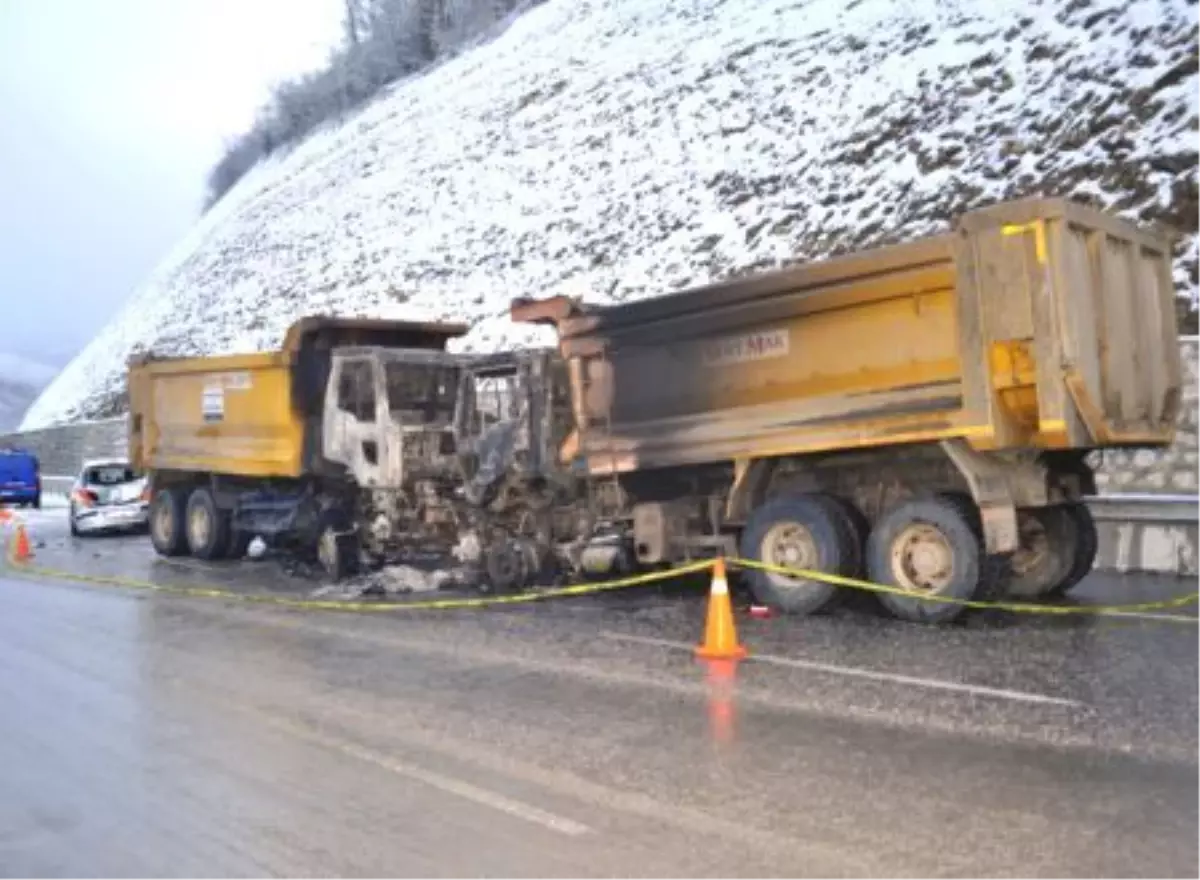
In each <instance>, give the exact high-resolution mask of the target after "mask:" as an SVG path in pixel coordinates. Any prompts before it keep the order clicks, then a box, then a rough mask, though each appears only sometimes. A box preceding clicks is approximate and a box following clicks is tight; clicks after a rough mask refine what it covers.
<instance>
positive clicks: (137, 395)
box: [128, 317, 468, 478]
mask: <svg viewBox="0 0 1200 880" xmlns="http://www.w3.org/2000/svg"><path fill="white" fill-rule="evenodd" d="M467 329H468V328H467V327H465V326H463V325H460V324H427V323H416V322H411V321H381V320H378V321H377V320H369V319H336V318H324V317H309V318H303V319H301V320H299V321H297V322H296V323H295V324H293V325H292V326H291V328H290V329H289V330H288V333H287V336H286V338H285V339H284V344H283V347H282V349H281V350H279V351H273V352H261V353H256V354H238V355H228V356H223V357H200V358H171V359H160V358H154V357H142V358H139V359H136V360H134V361H132V362H131V363H130V367H129V377H128V381H129V456H130V461H131V462H132V464H133V466H134V467H135V468H137V469H139V470H179V471H193V472H201V473H214V474H226V475H237V476H246V477H284V478H295V477H299V476H301V475H302V474H304V473H305V472H306V471H307V470H308V468H309V467H310V464H311V458H312V456H313V455H315V454H317V452H318V448H317V446H316V445H315V443H314V442H313V433H314V431H319V429H320V422H321V407H322V404H323V400H324V395H325V383H326V380H327V378H328V376H329V363H330V353H331V352H332V351H333V350H334V349H335V348H343V347H348V346H384V347H388V348H405V349H433V350H445V347H446V342H447V341H448V340H449V339H451V338H453V337H456V336H461V335H463V334H464V333H466V331H467Z"/></svg>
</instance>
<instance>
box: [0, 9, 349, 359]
mask: <svg viewBox="0 0 1200 880" xmlns="http://www.w3.org/2000/svg"><path fill="white" fill-rule="evenodd" d="M343 5H344V2H343V0H0V354H3V353H10V354H18V355H22V356H24V357H27V358H32V359H35V360H39V361H42V362H49V363H52V364H54V365H61V364H62V363H64V362H65V361H66V360H68V359H69V358H70V357H71V356H72V355H73V354H74V353H75V352H77V351H78V350H79V349H80V348H81V347H82V346H83V345H85V344H86V343H87V342H88V340H90V339H91V337H92V336H93V335H94V334H95V333H96V332H97V331H98V330H99V328H100V327H101V326H103V324H104V323H105V322H106V321H107V320H108V319H109V318H110V317H112V315H113V314H114V312H115V311H116V310H117V309H118V308H119V307H120V306H121V304H122V303H123V302H124V301H125V300H126V299H127V298H128V297H129V296H130V294H131V293H132V292H133V290H134V289H135V288H136V287H137V285H138V284H139V283H140V281H141V280H142V279H143V278H144V277H145V276H146V275H147V274H149V272H150V271H151V270H152V269H153V268H154V265H155V264H156V263H157V262H158V260H159V259H160V258H161V257H162V256H164V255H165V253H166V252H167V251H168V250H169V249H170V247H171V245H172V244H173V243H174V241H175V240H176V239H177V238H179V237H180V236H181V235H182V234H183V233H184V232H185V231H186V230H187V228H188V226H189V225H190V224H191V223H192V222H193V221H194V220H195V218H196V217H197V216H198V214H199V210H200V206H201V202H202V200H203V196H204V180H205V176H206V174H207V171H208V169H209V168H210V167H211V166H212V164H213V162H214V161H216V159H217V158H219V156H220V154H221V148H222V146H223V144H224V143H225V141H226V139H227V138H228V137H230V136H232V135H233V134H236V133H237V132H239V131H241V130H243V129H245V128H246V126H247V125H248V124H249V122H250V121H251V119H252V118H253V116H254V112H255V110H256V109H257V108H258V106H259V105H260V104H261V103H262V101H263V100H264V98H265V97H266V93H267V89H268V88H269V86H270V85H271V83H272V82H274V81H276V80H278V79H280V78H283V77H286V76H288V75H293V74H295V73H297V72H300V71H303V70H306V69H311V68H313V67H316V66H318V65H319V64H320V63H321V61H322V59H323V58H324V57H325V55H326V53H327V52H328V50H329V48H330V47H331V46H332V44H333V43H334V42H335V41H336V40H337V39H338V32H339V26H340V19H341V11H342V8H343ZM0 363H3V361H0Z"/></svg>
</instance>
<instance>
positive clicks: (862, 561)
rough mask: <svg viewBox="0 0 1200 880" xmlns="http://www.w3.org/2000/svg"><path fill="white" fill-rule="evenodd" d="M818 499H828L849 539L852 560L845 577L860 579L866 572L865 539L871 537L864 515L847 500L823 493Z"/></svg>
mask: <svg viewBox="0 0 1200 880" xmlns="http://www.w3.org/2000/svg"><path fill="white" fill-rule="evenodd" d="M820 497H822V498H826V499H828V500H829V502H830V503H831V504H833V505H834V506H835V507H836V508H837V510H838V512H839V514H840V515H841V517H842V521H843V523H844V524H845V528H846V534H847V535H849V536H850V538H851V541H850V550H851V553H852V558H851V560H850V563H849V564H848V565H847V566H846V571H845V575H846V577H853V578H861V577H862V576H863V575H865V574H866V571H867V539H868V538H869V537H870V535H871V524H870V523H869V522H868V521H867V517H866V515H865V514H864V513H863V512H862V511H861V510H859V509H858V505H857V504H855V503H854V502H853V501H851V500H850V499H849V498H843V497H842V496H841V495H828V494H824V493H822V495H821V496H820Z"/></svg>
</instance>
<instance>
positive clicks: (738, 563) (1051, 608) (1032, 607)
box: [725, 559, 1200, 615]
mask: <svg viewBox="0 0 1200 880" xmlns="http://www.w3.org/2000/svg"><path fill="white" fill-rule="evenodd" d="M725 564H726V565H728V566H730V567H731V568H746V569H757V570H758V571H765V572H770V573H771V574H778V575H782V576H783V577H790V578H806V579H808V580H814V581H821V582H823V583H827V584H832V585H834V586H838V587H847V588H849V589H852V590H864V591H867V592H870V593H890V594H892V595H895V596H903V597H904V598H906V599H918V600H920V601H922V602H941V603H943V604H947V605H961V606H963V607H964V608H978V609H987V610H991V611H1010V612H1013V613H1015V614H1056V615H1061V614H1096V615H1103V614H1136V613H1140V612H1144V611H1163V610H1166V609H1169V608H1183V607H1185V606H1187V605H1194V604H1195V603H1196V602H1197V601H1198V600H1200V591H1197V592H1192V593H1185V594H1184V595H1182V596H1173V597H1171V598H1170V599H1163V600H1159V601H1154V602H1137V603H1134V604H1131V605H1039V604H1036V603H1033V602H991V601H983V600H975V599H956V598H953V597H951V596H938V595H935V594H931V593H917V592H913V591H912V590H905V589H903V588H901V587H893V586H888V585H886V584H876V583H873V582H871V581H863V580H859V579H857V578H850V577H843V576H841V575H836V574H827V573H826V572H823V571H809V570H807V569H802V568H787V567H785V566H782V565H770V564H768V563H765V562H758V561H756V560H753V559H727V560H726V561H725Z"/></svg>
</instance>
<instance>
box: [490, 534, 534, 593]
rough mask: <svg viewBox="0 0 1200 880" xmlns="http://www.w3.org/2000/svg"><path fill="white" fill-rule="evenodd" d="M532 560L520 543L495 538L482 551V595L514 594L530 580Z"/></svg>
mask: <svg viewBox="0 0 1200 880" xmlns="http://www.w3.org/2000/svg"><path fill="white" fill-rule="evenodd" d="M532 562H533V559H532V557H531V555H530V553H529V552H528V548H527V547H525V546H524V545H523V544H522V543H521V542H520V541H518V540H514V539H511V538H497V539H496V540H495V541H493V542H492V543H491V544H489V545H488V547H487V548H486V549H485V550H484V553H483V567H484V578H483V582H482V583H481V584H480V587H479V588H480V591H481V592H484V593H497V594H499V593H515V592H517V591H518V590H521V589H523V588H524V587H525V586H526V585H528V584H529V582H530V580H532V572H531V571H530V565H531V563H532Z"/></svg>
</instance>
